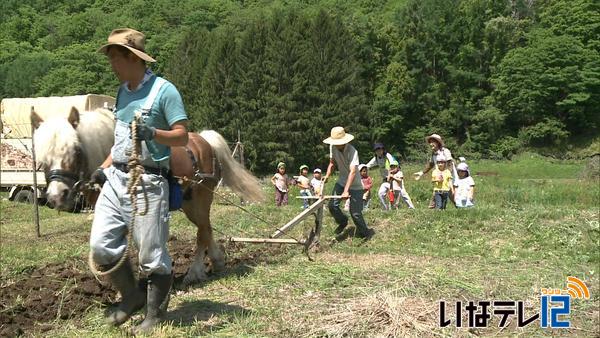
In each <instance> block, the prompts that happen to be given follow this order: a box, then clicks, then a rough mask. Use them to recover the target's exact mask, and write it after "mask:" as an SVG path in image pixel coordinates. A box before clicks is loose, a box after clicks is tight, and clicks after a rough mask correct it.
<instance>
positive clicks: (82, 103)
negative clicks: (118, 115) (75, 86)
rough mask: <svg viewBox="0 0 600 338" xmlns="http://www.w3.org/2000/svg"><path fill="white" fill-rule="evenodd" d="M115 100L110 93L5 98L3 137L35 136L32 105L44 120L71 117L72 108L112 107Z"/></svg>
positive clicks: (1, 111) (0, 115) (0, 108)
mask: <svg viewBox="0 0 600 338" xmlns="http://www.w3.org/2000/svg"><path fill="white" fill-rule="evenodd" d="M114 104H115V99H114V98H113V97H110V96H107V95H95V94H88V95H77V96H63V97H59V96H52V97H35V98H11V99H2V102H1V103H0V118H1V121H2V137H3V138H31V118H30V115H31V107H33V108H34V109H35V112H36V113H37V114H38V115H39V116H40V117H41V118H42V119H44V120H46V119H48V118H50V117H54V116H64V117H68V116H69V113H70V112H71V107H75V108H77V109H78V110H79V111H80V112H84V111H91V110H94V109H96V108H102V107H112V106H113V105H114Z"/></svg>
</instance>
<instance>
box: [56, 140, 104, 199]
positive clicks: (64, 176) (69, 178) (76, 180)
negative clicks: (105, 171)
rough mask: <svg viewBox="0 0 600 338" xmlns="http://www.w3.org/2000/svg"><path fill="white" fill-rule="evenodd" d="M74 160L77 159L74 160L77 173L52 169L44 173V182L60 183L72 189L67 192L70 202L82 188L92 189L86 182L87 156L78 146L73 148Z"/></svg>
mask: <svg viewBox="0 0 600 338" xmlns="http://www.w3.org/2000/svg"><path fill="white" fill-rule="evenodd" d="M75 159H79V161H77V160H75V161H76V162H75V163H76V164H77V167H78V169H79V170H78V171H72V170H65V169H52V170H48V171H46V173H45V175H46V182H47V183H50V182H62V183H64V184H66V185H68V186H71V187H72V188H71V189H70V191H69V195H68V196H67V200H72V199H73V198H74V197H75V195H76V194H79V193H80V192H81V191H82V190H83V189H82V187H83V188H88V189H92V187H90V186H89V185H87V182H88V181H87V180H86V172H87V166H88V161H87V156H86V154H85V151H84V150H83V148H82V147H81V146H80V145H79V146H77V147H76V148H75Z"/></svg>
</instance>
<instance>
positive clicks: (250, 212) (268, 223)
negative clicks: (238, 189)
mask: <svg viewBox="0 0 600 338" xmlns="http://www.w3.org/2000/svg"><path fill="white" fill-rule="evenodd" d="M180 179H181V180H182V181H187V182H191V184H196V185H198V184H202V181H196V180H193V179H189V178H187V177H182V178H180ZM202 187H203V188H204V189H206V190H208V191H210V192H212V193H213V194H215V195H218V196H220V197H221V198H222V199H224V200H225V202H227V203H229V205H232V206H234V207H236V208H239V209H240V210H242V211H244V212H245V213H247V214H249V215H250V216H252V217H254V218H256V219H258V220H259V221H261V222H263V223H265V224H266V225H271V224H272V222H268V221H267V220H265V219H264V218H262V217H260V216H258V215H256V214H255V213H253V212H252V211H250V210H248V209H246V208H244V207H243V206H241V205H239V204H237V203H234V202H232V201H231V200H230V199H229V198H227V196H226V195H225V194H222V193H220V192H218V191H217V190H216V189H218V186H217V188H215V189H210V188H209V187H207V186H206V185H205V184H202ZM237 230H238V231H239V232H241V233H243V234H245V235H251V236H256V234H251V233H248V232H246V231H244V230H242V229H237ZM213 231H216V232H218V233H220V234H221V235H223V236H224V237H227V238H228V239H229V238H231V236H229V235H226V234H224V233H223V232H221V231H218V230H217V229H215V228H214V227H213ZM283 236H284V237H288V238H290V239H293V240H295V241H296V242H300V240H298V239H297V238H294V237H292V236H291V235H290V234H288V233H285V232H284V233H283ZM267 237H268V235H267Z"/></svg>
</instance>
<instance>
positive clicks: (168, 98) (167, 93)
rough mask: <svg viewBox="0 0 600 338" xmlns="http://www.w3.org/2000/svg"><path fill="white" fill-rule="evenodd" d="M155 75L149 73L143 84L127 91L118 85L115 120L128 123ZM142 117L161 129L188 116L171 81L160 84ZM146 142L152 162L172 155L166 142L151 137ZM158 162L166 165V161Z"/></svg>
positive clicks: (144, 98)
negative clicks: (161, 142)
mask: <svg viewBox="0 0 600 338" xmlns="http://www.w3.org/2000/svg"><path fill="white" fill-rule="evenodd" d="M156 79H157V77H156V76H155V75H152V76H151V77H150V79H149V80H148V81H146V82H145V83H143V84H142V87H141V88H139V89H138V90H136V91H129V90H127V89H125V88H124V87H123V86H121V87H119V92H118V94H117V106H116V112H115V115H116V117H117V119H118V120H120V121H123V122H125V123H126V124H130V123H131V121H133V118H134V116H135V112H136V111H137V110H141V108H142V106H143V105H144V103H145V102H146V97H147V96H148V95H149V94H150V90H151V89H152V85H153V84H154V82H155V81H156ZM144 118H145V120H144V121H145V123H146V124H148V125H149V126H152V127H155V128H157V129H162V130H171V126H172V125H173V124H175V123H176V122H179V121H182V120H187V119H188V117H187V114H186V113H185V109H184V107H183V100H182V99H181V95H180V94H179V91H177V88H175V86H174V85H173V84H172V83H170V82H168V81H167V82H166V83H165V84H163V85H162V86H161V87H160V90H159V92H158V95H157V96H156V98H155V100H154V103H153V104H152V109H151V110H150V112H149V114H148V115H147V116H144ZM118 136H119V135H116V139H115V142H119V141H120V140H119V139H118V138H119V137H118ZM145 143H146V146H147V147H148V151H149V152H150V155H151V157H152V160H153V161H154V162H156V163H161V162H162V163H164V162H168V161H167V160H168V159H169V157H170V156H171V148H170V147H169V146H166V145H164V144H160V143H157V142H155V141H154V140H152V141H148V142H145ZM122 155H124V154H122ZM161 166H168V164H167V165H161Z"/></svg>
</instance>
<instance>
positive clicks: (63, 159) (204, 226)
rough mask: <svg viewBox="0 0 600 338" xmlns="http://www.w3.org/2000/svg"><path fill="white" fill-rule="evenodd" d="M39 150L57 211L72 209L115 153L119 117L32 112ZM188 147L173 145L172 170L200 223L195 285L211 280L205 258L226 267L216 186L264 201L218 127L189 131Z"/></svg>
mask: <svg viewBox="0 0 600 338" xmlns="http://www.w3.org/2000/svg"><path fill="white" fill-rule="evenodd" d="M31 123H32V126H33V128H34V134H33V138H34V143H35V151H36V154H37V157H38V159H39V162H40V164H41V166H42V168H43V169H44V172H45V174H46V182H47V199H48V200H49V201H51V202H52V203H53V204H54V207H55V208H56V209H57V210H70V208H72V207H73V203H74V202H73V201H72V199H73V196H74V195H76V194H77V193H78V190H80V188H81V186H82V185H83V184H82V183H83V182H86V181H88V180H89V178H90V176H91V174H92V173H93V172H94V170H95V169H96V168H98V167H99V166H100V165H101V164H102V163H103V161H104V160H105V159H106V158H107V156H108V155H109V154H110V150H111V148H112V145H113V143H114V125H115V121H114V115H113V114H112V112H111V111H109V110H107V109H103V108H99V109H96V110H94V111H90V112H83V113H81V114H80V113H79V111H78V110H77V109H76V108H75V107H73V108H72V109H71V111H70V113H69V116H68V117H67V118H65V117H53V118H49V119H48V120H46V121H44V120H43V119H42V118H41V117H40V116H39V115H37V114H36V113H35V112H32V113H31ZM188 136H189V141H188V144H187V146H185V147H171V160H170V163H171V171H172V175H173V176H175V177H180V178H184V179H183V183H182V186H181V188H182V190H183V196H184V198H183V204H182V208H181V209H182V210H183V212H184V213H185V215H186V217H187V218H188V220H190V221H191V222H192V223H194V224H195V225H196V227H197V232H196V247H195V256H194V261H193V262H192V264H191V266H190V268H189V269H188V272H187V274H186V275H185V277H184V279H183V285H184V286H185V285H191V284H194V283H197V282H200V281H202V280H205V279H206V278H207V271H206V265H205V256H206V255H208V258H209V259H210V261H211V263H212V269H213V271H219V270H222V269H224V267H225V262H224V255H223V252H221V250H220V249H219V247H218V246H217V245H216V243H215V240H214V237H213V232H212V227H211V224H210V208H211V204H212V201H213V197H214V192H215V188H216V187H217V185H218V182H219V181H220V180H221V179H222V180H223V183H224V184H226V185H227V186H228V187H230V188H231V189H232V190H233V191H234V192H235V193H237V194H238V195H240V196H241V197H242V198H244V199H245V200H247V201H262V200H264V193H263V191H262V189H261V187H260V182H259V180H258V179H257V178H256V177H255V176H254V175H252V174H251V173H250V172H249V171H248V170H246V169H245V168H244V167H243V166H242V165H241V164H239V163H238V162H236V161H235V159H234V158H233V156H232V154H231V150H230V149H229V146H228V144H227V141H226V140H225V139H224V138H223V136H221V135H220V134H219V133H218V132H216V131H214V130H204V131H202V132H200V133H188Z"/></svg>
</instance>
